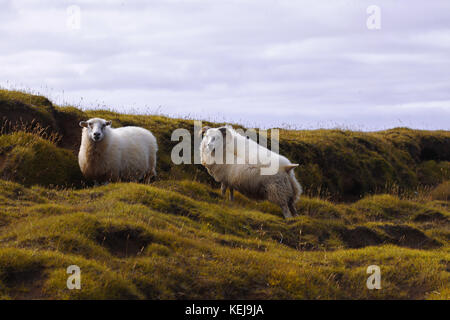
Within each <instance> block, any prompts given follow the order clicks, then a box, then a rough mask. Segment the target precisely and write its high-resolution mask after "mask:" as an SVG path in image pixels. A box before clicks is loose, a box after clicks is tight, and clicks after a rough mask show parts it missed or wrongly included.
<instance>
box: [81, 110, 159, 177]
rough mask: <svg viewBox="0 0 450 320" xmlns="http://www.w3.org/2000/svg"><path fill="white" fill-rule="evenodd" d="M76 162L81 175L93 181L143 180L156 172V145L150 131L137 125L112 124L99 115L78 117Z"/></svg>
mask: <svg viewBox="0 0 450 320" xmlns="http://www.w3.org/2000/svg"><path fill="white" fill-rule="evenodd" d="M80 126H81V127H82V128H83V131H82V135H81V146H80V151H79V153H78V163H79V165H80V169H81V172H82V173H83V175H84V176H85V177H86V178H87V179H89V180H93V181H95V182H96V183H98V182H109V181H112V182H114V181H136V182H137V181H146V182H148V181H149V180H150V178H151V177H154V176H156V152H157V150H158V145H157V143H156V138H155V137H154V136H153V134H152V133H151V132H150V131H148V130H146V129H144V128H140V127H132V126H129V127H122V128H112V127H111V121H107V120H104V119H100V118H93V119H89V120H88V121H81V122H80Z"/></svg>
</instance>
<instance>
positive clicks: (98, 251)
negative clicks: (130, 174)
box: [0, 90, 450, 299]
mask: <svg viewBox="0 0 450 320" xmlns="http://www.w3.org/2000/svg"><path fill="white" fill-rule="evenodd" d="M0 116H1V117H3V122H2V131H1V132H2V135H1V136H0V298H2V299H30V298H44V299H47V298H48V299H55V298H63V299H66V298H67V299H88V298H92V299H104V298H120V299H195V298H205V299H213V298H215V299H221V298H230V299H282V298H285V299H380V298H390V299H391V298H400V299H449V298H450V286H449V283H450V273H449V272H450V250H449V249H450V245H449V244H450V228H449V227H450V220H449V219H450V209H449V202H448V199H449V195H450V185H449V181H448V180H449V160H450V154H449V152H450V133H449V132H447V131H439V132H435V131H417V130H410V129H406V128H400V129H392V130H387V131H382V132H371V133H365V132H352V131H347V130H313V131H285V130H282V131H281V133H280V136H281V143H280V148H281V152H282V153H283V154H285V155H287V156H288V157H289V158H290V159H291V160H292V161H295V162H299V163H300V164H301V167H300V168H299V169H297V170H296V171H297V172H296V173H297V177H298V179H299V181H300V182H301V183H302V185H303V186H304V188H305V189H306V193H307V195H308V196H304V197H302V199H301V200H300V201H299V202H298V203H297V209H298V211H299V213H300V216H299V217H296V218H293V219H289V220H284V219H283V218H282V214H281V212H280V209H279V208H278V207H276V206H275V205H272V204H270V203H268V202H254V201H250V200H248V199H247V198H245V197H243V196H242V195H240V194H237V195H236V200H235V202H234V203H231V202H229V201H227V200H225V199H223V198H222V197H221V196H220V193H219V190H218V189H217V185H216V184H214V183H213V182H212V181H211V178H210V177H209V176H208V175H207V173H206V172H205V171H204V169H203V168H202V167H201V166H199V165H182V166H175V165H173V164H172V163H171V162H170V150H171V148H172V146H173V145H174V144H175V143H174V142H171V141H170V134H171V132H172V130H173V129H175V128H178V127H183V128H186V129H189V130H192V124H193V123H192V121H190V120H185V119H171V118H167V117H162V116H133V115H123V114H117V113H112V112H109V111H88V112H82V111H80V110H78V109H76V108H72V107H58V106H54V105H52V103H51V102H50V101H48V100H47V99H46V98H44V97H39V96H33V95H28V94H24V93H21V92H13V91H1V90H0ZM94 116H99V117H103V118H108V119H111V120H113V124H114V126H121V125H140V126H144V127H147V128H149V129H150V130H152V132H154V134H155V135H156V136H157V138H158V141H159V145H160V152H159V154H158V156H159V164H158V171H159V178H158V180H157V181H155V182H153V183H152V184H150V185H142V184H134V183H117V184H109V185H107V186H101V187H92V186H91V185H90V184H89V183H88V182H86V181H84V180H83V178H82V176H81V174H80V172H79V169H78V166H77V161H76V151H77V149H78V143H79V139H80V132H81V131H80V128H79V127H78V122H79V121H80V120H81V119H86V118H90V117H94ZM319 195H320V196H321V197H318V196H319ZM337 200H347V201H345V202H340V201H337ZM348 200H354V201H348ZM70 265H78V266H79V267H80V268H81V272H82V289H81V290H68V289H67V287H66V281H67V277H68V275H67V273H66V268H67V267H68V266H70ZM369 265H378V266H380V268H381V273H382V274H381V277H382V283H381V286H382V289H381V290H368V289H367V288H366V280H367V277H368V276H369V275H368V274H366V269H367V267H368V266H369Z"/></svg>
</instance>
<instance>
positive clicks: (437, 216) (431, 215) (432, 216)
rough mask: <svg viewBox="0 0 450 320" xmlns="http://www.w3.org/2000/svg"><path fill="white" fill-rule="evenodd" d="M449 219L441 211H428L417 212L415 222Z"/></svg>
mask: <svg viewBox="0 0 450 320" xmlns="http://www.w3.org/2000/svg"><path fill="white" fill-rule="evenodd" d="M447 220H448V219H447V218H446V217H445V216H444V215H443V214H442V213H440V212H437V211H427V212H424V213H419V214H417V215H416V216H415V217H414V219H413V221H415V222H433V221H439V222H440V221H447Z"/></svg>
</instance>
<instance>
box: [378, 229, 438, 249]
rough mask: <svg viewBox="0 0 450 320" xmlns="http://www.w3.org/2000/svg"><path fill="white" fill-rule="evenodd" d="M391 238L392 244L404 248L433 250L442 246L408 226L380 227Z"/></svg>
mask: <svg viewBox="0 0 450 320" xmlns="http://www.w3.org/2000/svg"><path fill="white" fill-rule="evenodd" d="M379 228H380V229H382V230H383V231H384V232H385V233H386V234H387V235H388V236H389V238H390V242H391V243H393V244H396V245H399V246H402V247H408V248H414V249H431V248H436V247H440V246H442V244H441V243H439V242H438V241H436V240H435V239H431V238H429V237H427V236H426V235H425V234H424V233H423V232H422V231H420V230H418V229H415V228H413V227H410V226H406V225H398V226H397V225H384V226H380V227H379Z"/></svg>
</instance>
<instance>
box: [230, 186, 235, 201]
mask: <svg viewBox="0 0 450 320" xmlns="http://www.w3.org/2000/svg"><path fill="white" fill-rule="evenodd" d="M230 201H234V189H233V188H230Z"/></svg>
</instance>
